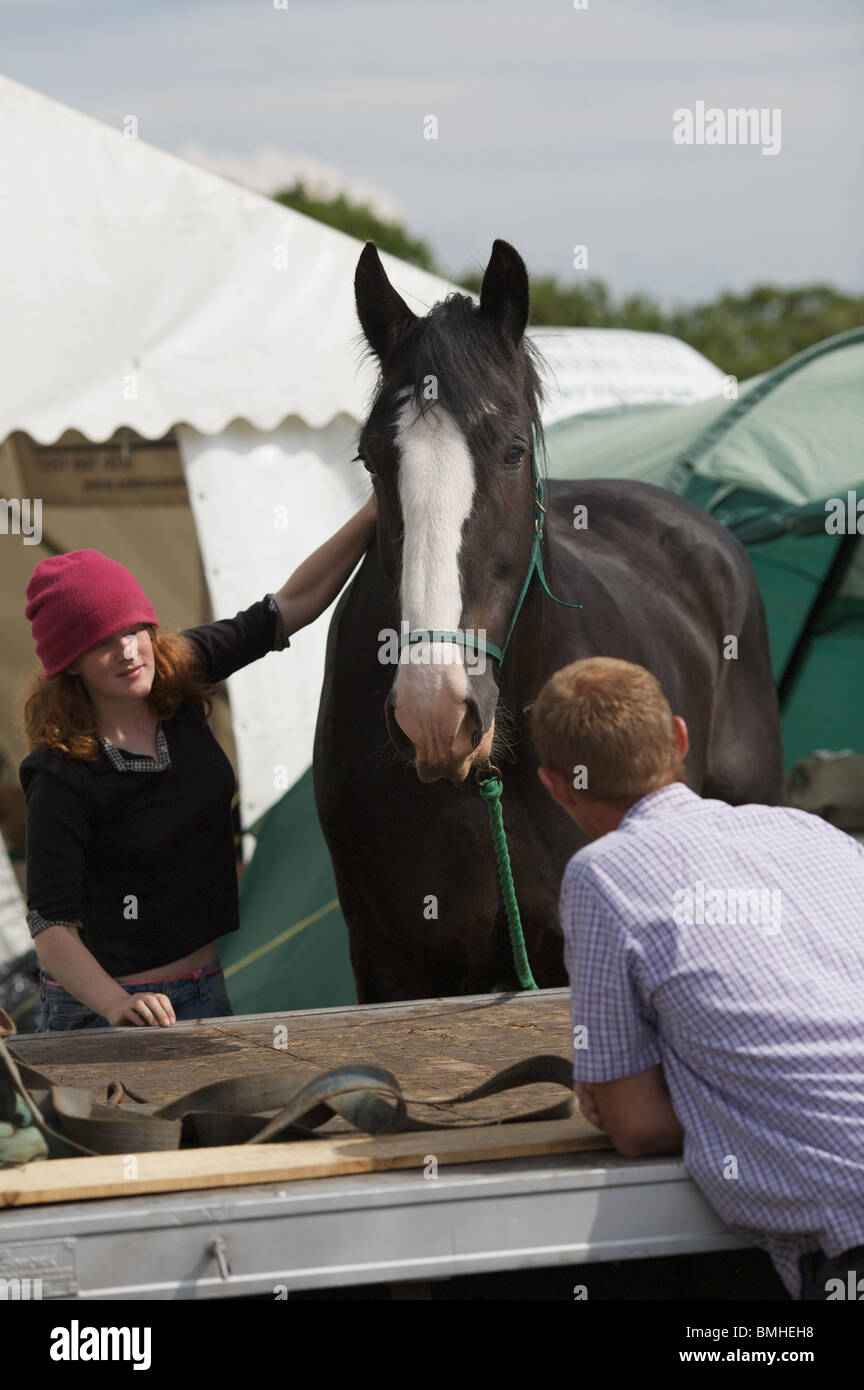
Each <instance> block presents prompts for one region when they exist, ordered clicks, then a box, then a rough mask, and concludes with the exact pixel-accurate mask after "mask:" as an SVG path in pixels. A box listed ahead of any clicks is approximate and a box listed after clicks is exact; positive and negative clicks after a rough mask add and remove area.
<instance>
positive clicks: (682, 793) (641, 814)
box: [619, 782, 701, 829]
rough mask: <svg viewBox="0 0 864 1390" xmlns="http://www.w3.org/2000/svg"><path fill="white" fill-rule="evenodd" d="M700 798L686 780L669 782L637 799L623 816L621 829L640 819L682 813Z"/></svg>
mask: <svg viewBox="0 0 864 1390" xmlns="http://www.w3.org/2000/svg"><path fill="white" fill-rule="evenodd" d="M699 800H701V798H700V797H699V796H698V794H697V793H696V792H694V791H691V790H690V788H689V787H688V786H686V785H685V783H684V782H669V783H668V784H667V785H666V786H665V787H658V788H657V791H656V792H649V793H648V795H647V796H643V797H642V798H641V800H639V801H635V802H634V803H633V805H632V806H631V807H630V809H629V811H628V812H627V814H626V815H625V816H622V818H621V825H620V826H619V829H620V828H621V826H624V825H627V826H630V825H633V824H634V823H636V822H638V821H643V820H657V819H660V818H661V817H663V816H669V815H672V816H674V815H677V814H680V812H681V811H684V810H686V809H687V808H688V807H689V806H691V805H692V804H693V802H694V801H699Z"/></svg>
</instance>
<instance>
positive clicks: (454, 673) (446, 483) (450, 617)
mask: <svg viewBox="0 0 864 1390" xmlns="http://www.w3.org/2000/svg"><path fill="white" fill-rule="evenodd" d="M396 444H397V448H398V450H399V473H398V480H399V500H400V503H401V506H402V518H403V521H404V524H405V530H404V536H403V540H402V589H401V601H402V618H403V621H405V622H407V623H408V626H409V630H410V631H413V630H414V629H415V628H421V629H424V630H427V629H428V630H432V629H443V630H444V631H448V632H452V631H455V630H456V629H457V628H458V627H459V620H460V618H461V616H462V589H461V585H460V582H459V550H460V547H461V544H462V528H463V526H464V525H465V522H466V520H467V519H468V516H469V514H470V512H471V507H472V504H473V501H474V465H473V463H472V460H471V453H470V451H469V449H468V445H467V443H466V441H465V438H464V436H463V434H462V432H461V430H460V429H459V428H458V426H457V425H456V423H455V421H454V420H453V418H452V416H450V415H448V413H447V412H446V411H445V410H442V408H441V407H440V405H435V406H433V407H431V408H430V409H429V410H428V411H427V412H426V413H425V414H421V413H420V411H418V409H417V407H416V406H415V405H414V403H413V401H411V400H408V401H406V402H405V404H404V405H403V406H402V407H401V409H400V410H399V412H398V415H397V431H396ZM412 654H413V655H416V656H419V657H422V660H421V661H420V662H418V663H415V662H414V661H412V662H411V663H410V664H405V665H402V664H400V666H399V671H398V674H397V676H396V680H395V683H394V692H395V699H396V706H395V710H394V713H395V717H396V721H397V723H398V724H399V726H400V728H401V729H402V730H403V731H404V733H405V734H406V735H407V736H408V738H410V740H411V742H412V743H413V744H414V747H415V749H416V750H417V762H418V766H420V765H426V766H432V767H438V766H444V765H451V764H452V763H453V762H454V760H458V761H459V762H460V763H461V762H462V761H464V759H465V757H467V756H468V753H470V751H471V749H470V741H471V736H470V732H467V731H462V723H463V720H464V718H465V714H466V706H465V699H466V696H467V694H468V677H467V675H466V672H465V665H464V649H463V648H462V647H461V646H459V645H458V644H457V643H455V642H424V643H422V648H421V651H419V652H416V653H412ZM460 731H462V732H461V737H460Z"/></svg>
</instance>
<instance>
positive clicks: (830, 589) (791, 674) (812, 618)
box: [777, 532, 861, 713]
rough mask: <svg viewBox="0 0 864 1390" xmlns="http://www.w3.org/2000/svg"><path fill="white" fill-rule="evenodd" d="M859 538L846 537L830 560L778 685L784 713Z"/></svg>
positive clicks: (844, 575)
mask: <svg viewBox="0 0 864 1390" xmlns="http://www.w3.org/2000/svg"><path fill="white" fill-rule="evenodd" d="M860 539H861V537H860V536H859V535H858V534H857V533H856V532H853V533H852V535H845V536H843V538H842V540H841V541H840V544H839V545H838V547H837V553H836V555H835V556H834V559H833V560H832V561H831V564H830V566H829V569H828V573H827V574H826V575H825V578H824V580H823V581H822V587H821V589H820V590H819V593H818V594H817V595H816V598H815V599H814V600H813V604H812V607H811V609H810V612H809V613H808V614H807V620H806V622H805V624H804V626H803V628H802V629H801V631H800V632H799V634H798V639H797V641H796V643H795V646H794V647H793V648H792V653H791V655H790V657H789V660H788V661H787V663H786V669H785V671H784V672H783V675H782V676H781V677H780V680H779V682H778V684H777V698H778V700H779V702H780V710H781V713H782V711H783V710H784V709H785V708H786V706H787V704H788V703H789V700H790V698H791V696H792V692H793V691H794V689H795V686H796V685H797V684H798V677H799V676H800V674H801V670H802V668H803V666H804V663H805V661H806V659H807V657H808V655H809V652H810V648H811V646H812V645H813V639H814V637H815V635H816V628H817V626H818V623H819V620H820V619H821V617H822V615H823V614H824V613H825V611H826V610H827V609H828V607H829V605H830V604H831V603H833V601H834V598H835V597H836V595H837V591H838V590H839V588H840V586H841V584H842V583H843V580H844V579H845V578H846V575H847V573H848V571H849V566H850V565H851V564H852V559H853V557H854V555H855V547H856V545H857V543H858V541H860Z"/></svg>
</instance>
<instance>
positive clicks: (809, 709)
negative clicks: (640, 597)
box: [546, 329, 864, 769]
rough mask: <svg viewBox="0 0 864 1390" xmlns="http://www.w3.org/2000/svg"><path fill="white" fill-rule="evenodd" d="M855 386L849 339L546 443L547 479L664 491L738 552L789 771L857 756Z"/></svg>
mask: <svg viewBox="0 0 864 1390" xmlns="http://www.w3.org/2000/svg"><path fill="white" fill-rule="evenodd" d="M862 381H864V329H853V330H852V331H851V332H848V333H842V334H839V335H838V336H837V337H836V338H829V339H828V340H827V341H826V342H824V343H818V344H817V345H816V346H815V347H812V348H808V349H807V350H806V351H805V352H802V353H799V354H798V355H797V356H795V357H793V358H791V359H790V360H789V361H788V362H785V363H783V365H782V366H780V367H777V368H775V370H774V371H772V372H767V373H765V374H764V375H763V376H760V377H756V378H754V379H753V380H752V381H749V382H745V383H743V385H742V386H741V387H740V388H739V390H738V397H737V399H736V400H734V401H732V402H730V401H728V400H724V399H722V398H719V399H714V400H709V401H701V402H699V403H698V404H696V405H685V406H674V405H673V406H653V407H645V406H643V407H636V408H629V409H628V408H625V409H622V410H613V411H603V412H597V413H595V414H593V415H579V416H574V417H572V418H571V419H569V420H563V421H561V422H559V423H558V424H557V425H553V426H552V427H551V428H550V429H549V430H548V431H547V432H546V446H547V452H548V461H549V473H550V476H551V477H554V478H597V477H620V478H638V479H641V480H642V481H644V482H651V483H655V484H657V485H658V486H661V487H667V488H669V489H670V490H672V491H674V492H678V493H680V494H681V495H682V496H684V497H687V498H689V500H690V501H692V502H695V503H696V504H697V505H698V506H701V507H704V508H705V509H706V510H708V511H710V512H712V513H713V515H714V516H716V517H717V519H718V520H719V521H722V522H723V523H724V525H726V526H728V527H729V529H730V530H731V531H732V532H733V533H734V534H735V535H737V536H738V538H739V539H740V540H741V541H742V542H743V543H744V544H745V545H746V547H747V550H748V552H749V554H750V558H751V560H752V562H753V566H754V569H755V571H756V575H757V578H758V580H759V587H760V590H761V592H762V598H763V600H764V603H765V609H766V613H767V616H768V627H769V633H770V640H771V652H772V659H773V664H774V674H775V678H776V680H777V684H778V687H779V690H780V698H781V708H782V715H783V740H784V748H785V754H786V766H787V769H788V768H791V766H792V765H793V764H794V763H795V762H797V761H798V759H799V758H802V757H805V756H806V755H807V754H809V753H810V752H812V751H813V750H814V749H816V748H825V747H828V748H833V749H842V748H853V749H856V750H857V751H859V752H864V701H862V700H861V697H860V686H861V678H862V645H861V636H862V632H864V547H862V544H861V537H862V534H864V460H862V457H861V447H860V441H861V439H862V437H864V391H862ZM859 503H860V506H861V512H860V514H859V513H858V511H857V507H858V504H859ZM589 524H590V519H589ZM859 526H860V533H859V529H858V528H859Z"/></svg>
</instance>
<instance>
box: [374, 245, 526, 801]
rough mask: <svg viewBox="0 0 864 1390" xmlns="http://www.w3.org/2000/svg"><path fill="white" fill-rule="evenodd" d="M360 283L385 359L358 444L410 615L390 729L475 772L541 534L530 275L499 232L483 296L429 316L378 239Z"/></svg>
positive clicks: (438, 770) (425, 756)
mask: <svg viewBox="0 0 864 1390" xmlns="http://www.w3.org/2000/svg"><path fill="white" fill-rule="evenodd" d="M354 287H355V295H356V302H357V313H358V316H359V319H360V323H361V325H362V328H363V333H364V336H365V338H366V342H367V344H368V347H369V349H370V350H371V352H372V353H374V355H375V357H376V358H377V359H378V363H379V365H380V368H381V379H380V382H379V385H378V389H377V392H376V395H375V398H374V400H373V403H372V406H371V409H370V412H369V416H368V418H367V420H366V423H365V425H364V426H363V428H362V430H361V432H360V437H359V444H358V455H359V457H360V458H361V459H362V460H363V463H364V465H365V467H366V468H367V470H368V471H369V473H370V474H371V476H372V480H373V484H374V487H375V489H376V494H377V499H378V551H379V555H380V557H381V563H382V565H383V567H384V571H385V574H386V575H387V577H388V578H389V579H390V581H391V582H392V584H393V586H394V588H395V589H397V590H398V594H399V603H398V608H399V612H400V613H401V619H402V621H401V625H400V636H401V640H402V643H403V645H401V646H399V645H398V643H397V644H396V646H395V647H393V646H391V648H390V651H391V656H390V658H389V659H393V657H392V653H393V651H394V650H395V651H397V652H398V656H397V658H396V660H397V671H396V676H395V679H394V681H393V684H392V686H391V688H390V691H389V694H388V697H387V702H386V718H387V728H388V732H389V735H390V738H391V740H392V741H393V743H394V744H395V746H396V748H397V749H398V750H399V751H400V752H401V753H402V754H403V755H404V756H405V757H406V759H407V760H408V761H410V762H411V763H413V765H414V766H415V768H416V770H417V775H418V777H419V779H420V781H421V782H433V781H436V780H437V779H439V778H448V779H449V780H450V781H452V782H462V781H464V780H465V778H466V777H467V775H468V773H469V771H470V769H471V768H472V766H474V765H477V764H482V763H485V762H487V761H488V760H489V756H490V753H491V749H492V741H493V738H494V735H495V718H496V710H497V707H498V683H497V671H496V661H495V659H494V658H493V657H491V656H490V655H489V652H488V649H487V646H486V644H487V642H488V643H489V644H490V645H492V646H494V647H496V648H497V649H498V650H500V649H501V648H503V646H504V645H505V643H506V640H507V637H508V635H509V629H510V624H511V621H512V618H513V615H514V613H515V611H516V608H517V605H518V602H519V596H520V595H519V590H520V585H521V583H522V580H523V577H524V575H525V574H526V573H527V571H528V567H529V564H530V561H531V555H532V546H533V541H534V521H533V518H534V473H533V466H532V446H533V445H534V441H535V440H536V441H537V443H538V445H539V441H540V439H541V427H540V385H539V374H538V365H539V363H538V359H537V357H536V354H535V352H534V349H533V348H532V346H531V345H530V343H528V342H527V340H526V339H525V337H524V332H525V325H526V322H527V319H528V274H527V271H526V269H525V265H524V263H523V261H522V258H521V257H520V256H519V255H518V253H517V252H516V251H515V250H514V249H513V247H512V246H509V245H508V244H507V242H505V241H496V242H495V243H494V246H493V248H492V254H491V256H490V258H489V264H488V265H487V267H486V271H485V274H484V277H483V286H482V289H481V292H480V303H479V305H478V304H475V303H474V301H473V300H472V299H471V298H470V297H469V296H468V295H464V294H452V295H449V296H448V297H447V299H445V300H444V301H443V302H441V303H438V304H435V305H434V306H433V308H432V309H431V310H430V311H429V313H428V314H426V315H425V316H418V315H416V314H414V313H413V312H412V311H411V309H410V308H409V307H408V305H407V304H406V303H405V301H404V300H403V299H402V297H401V296H400V295H399V294H398V293H397V291H396V290H395V289H394V288H393V286H392V285H391V284H390V282H389V280H388V279H387V275H386V273H385V271H384V268H383V266H382V265H381V261H380V260H379V257H378V252H377V250H376V249H375V246H374V244H373V243H371V242H368V243H367V245H366V246H365V247H364V249H363V252H362V254H361V256H360V260H359V262H358V265H357V272H356V276H355V281H354ZM383 659H384V658H383V657H382V660H383Z"/></svg>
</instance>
